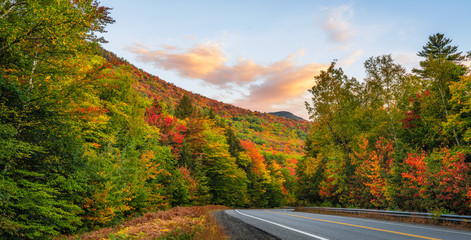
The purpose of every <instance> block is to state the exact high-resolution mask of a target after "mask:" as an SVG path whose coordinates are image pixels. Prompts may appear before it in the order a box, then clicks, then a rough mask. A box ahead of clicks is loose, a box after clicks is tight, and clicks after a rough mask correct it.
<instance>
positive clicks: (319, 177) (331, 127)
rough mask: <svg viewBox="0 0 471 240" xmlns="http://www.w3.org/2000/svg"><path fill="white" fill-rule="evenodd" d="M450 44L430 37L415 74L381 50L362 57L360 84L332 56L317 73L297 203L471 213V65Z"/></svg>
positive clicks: (440, 35)
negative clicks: (380, 53) (469, 157)
mask: <svg viewBox="0 0 471 240" xmlns="http://www.w3.org/2000/svg"><path fill="white" fill-rule="evenodd" d="M450 43H451V40H450V39H447V38H444V35H443V34H435V35H433V36H430V38H429V42H428V43H427V44H426V46H424V48H423V51H421V52H419V54H418V55H419V56H422V57H425V58H426V59H425V60H423V61H422V62H421V63H420V65H421V67H422V69H421V70H414V72H415V73H416V74H417V75H411V74H406V73H405V70H404V68H402V67H401V66H400V65H398V64H396V63H394V61H393V60H392V58H391V56H390V55H384V56H379V57H372V58H370V59H368V60H367V61H366V62H365V70H366V78H365V79H364V82H363V83H362V84H359V83H357V82H356V80H354V79H353V78H351V79H350V78H348V77H347V76H345V75H344V74H343V71H342V70H341V69H336V68H335V64H334V63H333V64H332V65H331V67H330V68H329V69H328V70H327V71H323V72H321V74H320V75H318V76H316V77H315V79H316V80H317V82H316V85H315V86H314V87H313V88H312V89H311V90H310V93H311V94H312V102H311V103H306V107H307V109H308V111H309V113H310V115H311V118H312V119H313V120H314V124H313V127H312V129H311V132H310V134H309V137H308V138H307V139H306V141H305V152H306V156H305V157H304V158H302V159H301V160H300V161H299V162H298V168H297V169H296V173H297V177H298V182H297V183H298V191H297V197H298V198H299V200H300V201H301V203H304V204H320V205H325V204H328V205H336V206H343V207H348V206H356V207H363V208H383V209H385V208H393V209H403V210H412V211H431V212H434V211H435V212H443V211H452V212H457V213H462V214H465V213H470V212H471V208H470V205H469V203H470V202H471V191H470V190H471V189H470V188H469V181H470V176H471V175H470V172H469V169H470V167H471V166H470V163H469V162H466V161H465V159H466V158H465V156H467V154H468V152H469V147H468V146H467V145H465V144H467V143H469V131H468V130H467V129H468V128H469V126H468V122H469V114H468V112H469V111H468V108H469V107H468V105H469V103H470V98H469V86H468V85H469V76H468V75H469V69H468V68H466V67H465V66H463V65H461V64H460V61H461V60H463V58H462V56H461V53H458V52H457V47H455V46H450V45H449V44H450ZM467 74H468V75H467Z"/></svg>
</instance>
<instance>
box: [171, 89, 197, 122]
mask: <svg viewBox="0 0 471 240" xmlns="http://www.w3.org/2000/svg"><path fill="white" fill-rule="evenodd" d="M194 112H195V108H194V107H193V104H192V103H191V98H190V97H189V96H188V95H187V94H185V95H183V97H182V98H181V99H180V102H178V105H177V107H176V109H175V117H177V118H179V119H185V118H188V117H191V116H192V115H193V114H194Z"/></svg>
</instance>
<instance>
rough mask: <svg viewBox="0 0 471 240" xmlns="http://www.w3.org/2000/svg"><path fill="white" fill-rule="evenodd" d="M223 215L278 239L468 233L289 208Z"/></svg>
mask: <svg viewBox="0 0 471 240" xmlns="http://www.w3.org/2000/svg"><path fill="white" fill-rule="evenodd" d="M226 213H227V214H228V215H230V216H233V217H236V218H238V219H240V220H242V221H243V222H245V223H248V224H250V225H252V226H255V227H257V228H259V229H261V230H263V231H265V232H268V233H270V234H272V235H274V236H276V237H279V238H281V239H296V240H298V239H299V240H302V239H309V240H312V239H319V240H334V239H342V240H348V239H352V240H359V239H361V240H379V239H395V240H396V239H414V240H420V239H429V240H437V239H442V240H448V239H454V240H471V231H462V230H461V231H460V230H455V229H449V228H443V227H435V226H429V225H418V224H408V223H398V222H390V221H381V220H371V219H364V218H354V217H343V216H332V215H323V214H313V213H304V212H294V211H293V210H290V209H276V210H274V209H267V210H227V211H226Z"/></svg>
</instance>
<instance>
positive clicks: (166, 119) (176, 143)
mask: <svg viewBox="0 0 471 240" xmlns="http://www.w3.org/2000/svg"><path fill="white" fill-rule="evenodd" d="M145 117H146V121H147V123H148V124H149V125H152V126H156V127H158V128H159V129H160V139H159V140H160V142H161V143H162V144H166V145H169V146H170V147H171V148H172V152H173V153H174V155H175V156H176V157H178V156H179V152H180V149H181V147H182V143H183V139H184V138H185V132H186V130H187V129H186V127H185V125H184V124H181V123H180V122H179V121H178V119H177V118H176V117H173V116H171V115H167V114H164V113H162V111H161V109H160V107H159V106H156V105H155V104H154V106H153V107H149V108H147V109H146V114H145Z"/></svg>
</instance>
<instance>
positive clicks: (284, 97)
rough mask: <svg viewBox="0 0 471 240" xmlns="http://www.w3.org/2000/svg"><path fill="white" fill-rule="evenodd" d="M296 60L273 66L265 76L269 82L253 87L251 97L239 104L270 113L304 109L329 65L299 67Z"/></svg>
mask: <svg viewBox="0 0 471 240" xmlns="http://www.w3.org/2000/svg"><path fill="white" fill-rule="evenodd" d="M293 58H294V56H290V57H289V58H287V59H285V60H282V61H279V62H277V63H274V64H272V65H271V66H269V67H268V69H269V70H268V71H267V74H265V75H264V77H265V78H266V79H265V81H263V83H261V84H260V85H255V86H252V87H251V88H250V93H249V94H248V95H246V96H245V98H243V99H239V100H237V101H236V102H235V104H236V105H238V106H242V107H248V108H249V107H250V108H256V109H260V110H262V111H267V112H268V111H273V110H274V109H278V110H281V109H285V110H288V111H293V110H294V109H300V108H302V109H304V101H305V100H307V99H306V98H305V93H306V92H307V90H308V89H310V88H311V87H312V86H313V85H314V76H315V75H318V74H319V73H320V71H321V70H325V69H326V68H327V67H328V65H325V64H317V63H310V64H306V65H301V66H295V65H294V64H293ZM300 102H301V104H299V103H300ZM280 107H281V108H280Z"/></svg>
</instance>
